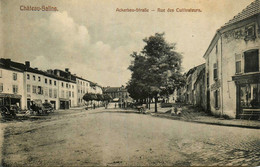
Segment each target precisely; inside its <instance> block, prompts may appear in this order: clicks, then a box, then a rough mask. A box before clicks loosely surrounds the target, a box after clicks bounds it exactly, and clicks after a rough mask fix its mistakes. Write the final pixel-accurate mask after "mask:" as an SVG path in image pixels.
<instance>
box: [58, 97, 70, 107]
mask: <svg viewBox="0 0 260 167" xmlns="http://www.w3.org/2000/svg"><path fill="white" fill-rule="evenodd" d="M69 106H70V101H69V99H64V98H60V109H69Z"/></svg>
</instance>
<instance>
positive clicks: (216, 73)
mask: <svg viewBox="0 0 260 167" xmlns="http://www.w3.org/2000/svg"><path fill="white" fill-rule="evenodd" d="M213 78H214V80H217V79H218V66H217V63H214V65H213Z"/></svg>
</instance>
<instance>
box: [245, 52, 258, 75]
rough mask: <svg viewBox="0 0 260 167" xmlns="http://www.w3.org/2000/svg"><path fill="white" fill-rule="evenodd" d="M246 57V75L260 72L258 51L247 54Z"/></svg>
mask: <svg viewBox="0 0 260 167" xmlns="http://www.w3.org/2000/svg"><path fill="white" fill-rule="evenodd" d="M244 56H245V73H247V72H256V71H259V55H258V50H252V51H248V52H245V53H244Z"/></svg>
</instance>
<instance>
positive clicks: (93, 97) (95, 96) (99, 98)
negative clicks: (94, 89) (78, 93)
mask: <svg viewBox="0 0 260 167" xmlns="http://www.w3.org/2000/svg"><path fill="white" fill-rule="evenodd" d="M83 100H85V101H87V102H89V101H92V100H96V101H110V100H112V97H111V96H109V95H108V94H94V93H86V94H85V95H84V96H83Z"/></svg>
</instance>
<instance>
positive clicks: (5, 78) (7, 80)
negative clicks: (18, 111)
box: [0, 68, 26, 109]
mask: <svg viewBox="0 0 260 167" xmlns="http://www.w3.org/2000/svg"><path fill="white" fill-rule="evenodd" d="M14 73H15V74H17V79H16V80H14V79H13V74H14ZM0 83H2V84H3V91H2V92H0V93H7V94H17V95H21V96H22V97H21V106H20V107H21V108H22V109H25V107H26V106H25V98H24V95H23V93H24V87H23V73H22V72H17V71H13V70H7V69H2V68H0ZM13 85H16V86H17V88H18V91H17V93H14V92H13Z"/></svg>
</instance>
